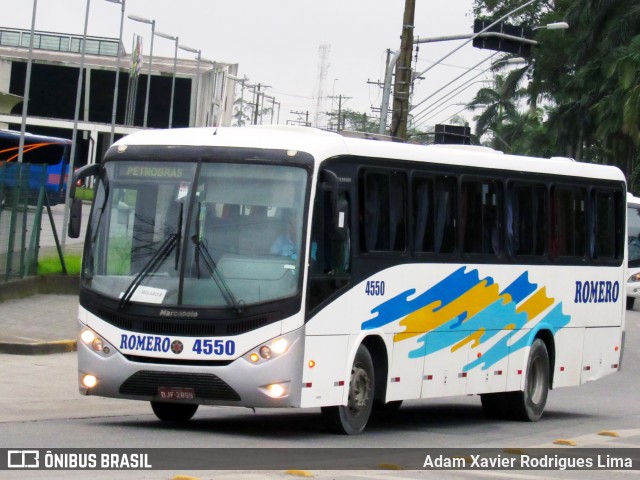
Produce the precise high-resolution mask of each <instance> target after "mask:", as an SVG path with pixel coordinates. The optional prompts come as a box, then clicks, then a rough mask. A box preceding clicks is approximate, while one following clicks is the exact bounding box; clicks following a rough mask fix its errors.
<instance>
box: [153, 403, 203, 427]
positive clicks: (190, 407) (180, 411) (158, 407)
mask: <svg viewBox="0 0 640 480" xmlns="http://www.w3.org/2000/svg"><path fill="white" fill-rule="evenodd" d="M151 409H152V410H153V413H155V414H156V417H158V418H159V419H160V420H163V421H165V422H186V421H188V420H190V419H191V417H193V416H194V415H195V413H196V410H198V404H197V403H195V404H193V403H168V402H153V401H152V402H151Z"/></svg>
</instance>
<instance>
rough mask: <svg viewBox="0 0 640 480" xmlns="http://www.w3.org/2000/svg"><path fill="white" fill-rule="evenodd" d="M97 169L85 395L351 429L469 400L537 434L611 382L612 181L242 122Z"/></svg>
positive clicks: (149, 136)
mask: <svg viewBox="0 0 640 480" xmlns="http://www.w3.org/2000/svg"><path fill="white" fill-rule="evenodd" d="M88 175H96V178H97V186H96V190H95V198H94V202H93V207H92V212H91V217H90V221H89V225H88V227H87V238H86V243H85V250H84V256H83V266H82V284H81V292H80V310H79V316H78V319H79V324H78V327H79V338H80V340H79V342H78V363H79V365H78V369H79V373H78V375H79V385H80V392H81V393H82V394H84V395H100V396H106V397H116V398H125V399H132V400H144V401H150V402H151V407H152V409H153V411H154V413H155V414H156V415H157V417H158V418H160V419H162V420H168V421H185V420H188V419H190V418H191V417H192V416H193V415H194V413H195V412H196V409H197V408H198V406H199V405H235V406H242V407H303V408H307V407H321V411H322V414H323V415H324V416H325V417H326V424H327V425H329V426H330V427H331V429H333V430H335V431H338V432H343V433H347V434H357V433H360V432H361V431H362V430H363V429H364V428H365V426H366V424H367V421H368V419H369V417H370V415H371V412H372V410H376V409H393V408H397V407H398V406H399V405H400V403H401V402H402V401H403V400H408V399H426V398H433V397H444V396H456V395H468V394H478V395H480V399H481V403H482V407H483V409H484V410H485V412H486V413H487V415H489V416H491V417H499V418H515V419H522V420H528V421H536V420H538V419H539V418H540V416H541V415H542V413H543V409H544V406H545V402H546V399H547V394H548V390H549V389H550V388H559V387H566V386H574V385H580V384H582V383H585V382H588V381H592V380H596V379H598V378H600V377H603V376H605V375H608V374H611V373H614V372H616V371H617V370H618V369H619V364H620V358H621V353H622V348H623V331H624V314H625V305H624V296H623V295H622V293H623V291H621V286H622V285H624V282H625V280H626V278H625V265H626V261H625V259H626V242H625V219H626V217H625V206H626V201H625V196H626V186H625V179H624V176H623V175H622V173H621V172H620V171H619V170H618V169H616V168H613V167H608V166H602V165H594V164H580V163H576V162H568V161H566V160H561V159H538V158H526V157H518V156H511V155H503V154H501V153H500V152H496V151H493V150H490V149H486V148H479V147H476V148H469V147H457V148H456V147H445V146H429V147H425V146H418V145H408V144H400V143H393V142H382V141H374V140H365V139H354V138H344V137H343V136H340V135H338V134H335V133H330V132H325V131H321V130H315V129H310V128H303V127H248V128H226V129H225V128H218V129H183V130H180V129H176V130H168V131H144V132H139V133H135V134H133V135H130V136H128V137H125V138H123V139H121V140H120V141H118V142H117V143H116V144H114V145H113V146H112V147H111V148H110V149H109V151H108V152H107V154H106V156H105V158H104V160H103V162H102V163H101V164H100V165H98V166H90V167H86V168H85V169H84V170H82V171H80V172H78V174H77V176H78V177H85V176H88ZM74 183H75V182H74ZM74 207H75V203H74ZM75 218H76V217H75V212H73V213H72V219H75ZM72 223H73V224H72V225H70V232H71V233H73V231H74V230H77V224H75V221H74V222H72Z"/></svg>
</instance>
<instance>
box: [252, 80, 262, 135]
mask: <svg viewBox="0 0 640 480" xmlns="http://www.w3.org/2000/svg"><path fill="white" fill-rule="evenodd" d="M261 86H262V84H261V83H258V85H256V89H255V90H254V93H253V100H254V102H253V104H254V105H255V106H256V108H255V109H254V110H253V121H252V122H251V124H252V125H257V124H258V111H259V110H260V108H259V106H260V87H261Z"/></svg>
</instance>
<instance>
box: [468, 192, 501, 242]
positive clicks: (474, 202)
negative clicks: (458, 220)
mask: <svg viewBox="0 0 640 480" xmlns="http://www.w3.org/2000/svg"><path fill="white" fill-rule="evenodd" d="M501 197H502V188H501V184H500V183H499V182H497V181H496V180H464V181H463V182H462V238H463V240H462V246H463V252H464V253H471V254H491V255H495V254H498V253H500V238H501V233H500V232H501V224H500V223H501V222H500V215H499V212H500V211H501V210H500V209H501V207H502V199H501Z"/></svg>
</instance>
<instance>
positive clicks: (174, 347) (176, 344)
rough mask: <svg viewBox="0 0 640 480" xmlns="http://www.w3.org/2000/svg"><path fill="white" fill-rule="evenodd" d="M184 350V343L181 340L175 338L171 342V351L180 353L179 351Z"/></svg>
mask: <svg viewBox="0 0 640 480" xmlns="http://www.w3.org/2000/svg"><path fill="white" fill-rule="evenodd" d="M182 350H184V345H183V344H182V342H181V341H180V340H174V341H173V342H171V351H172V352H173V353H175V354H176V355H178V354H179V353H182Z"/></svg>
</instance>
